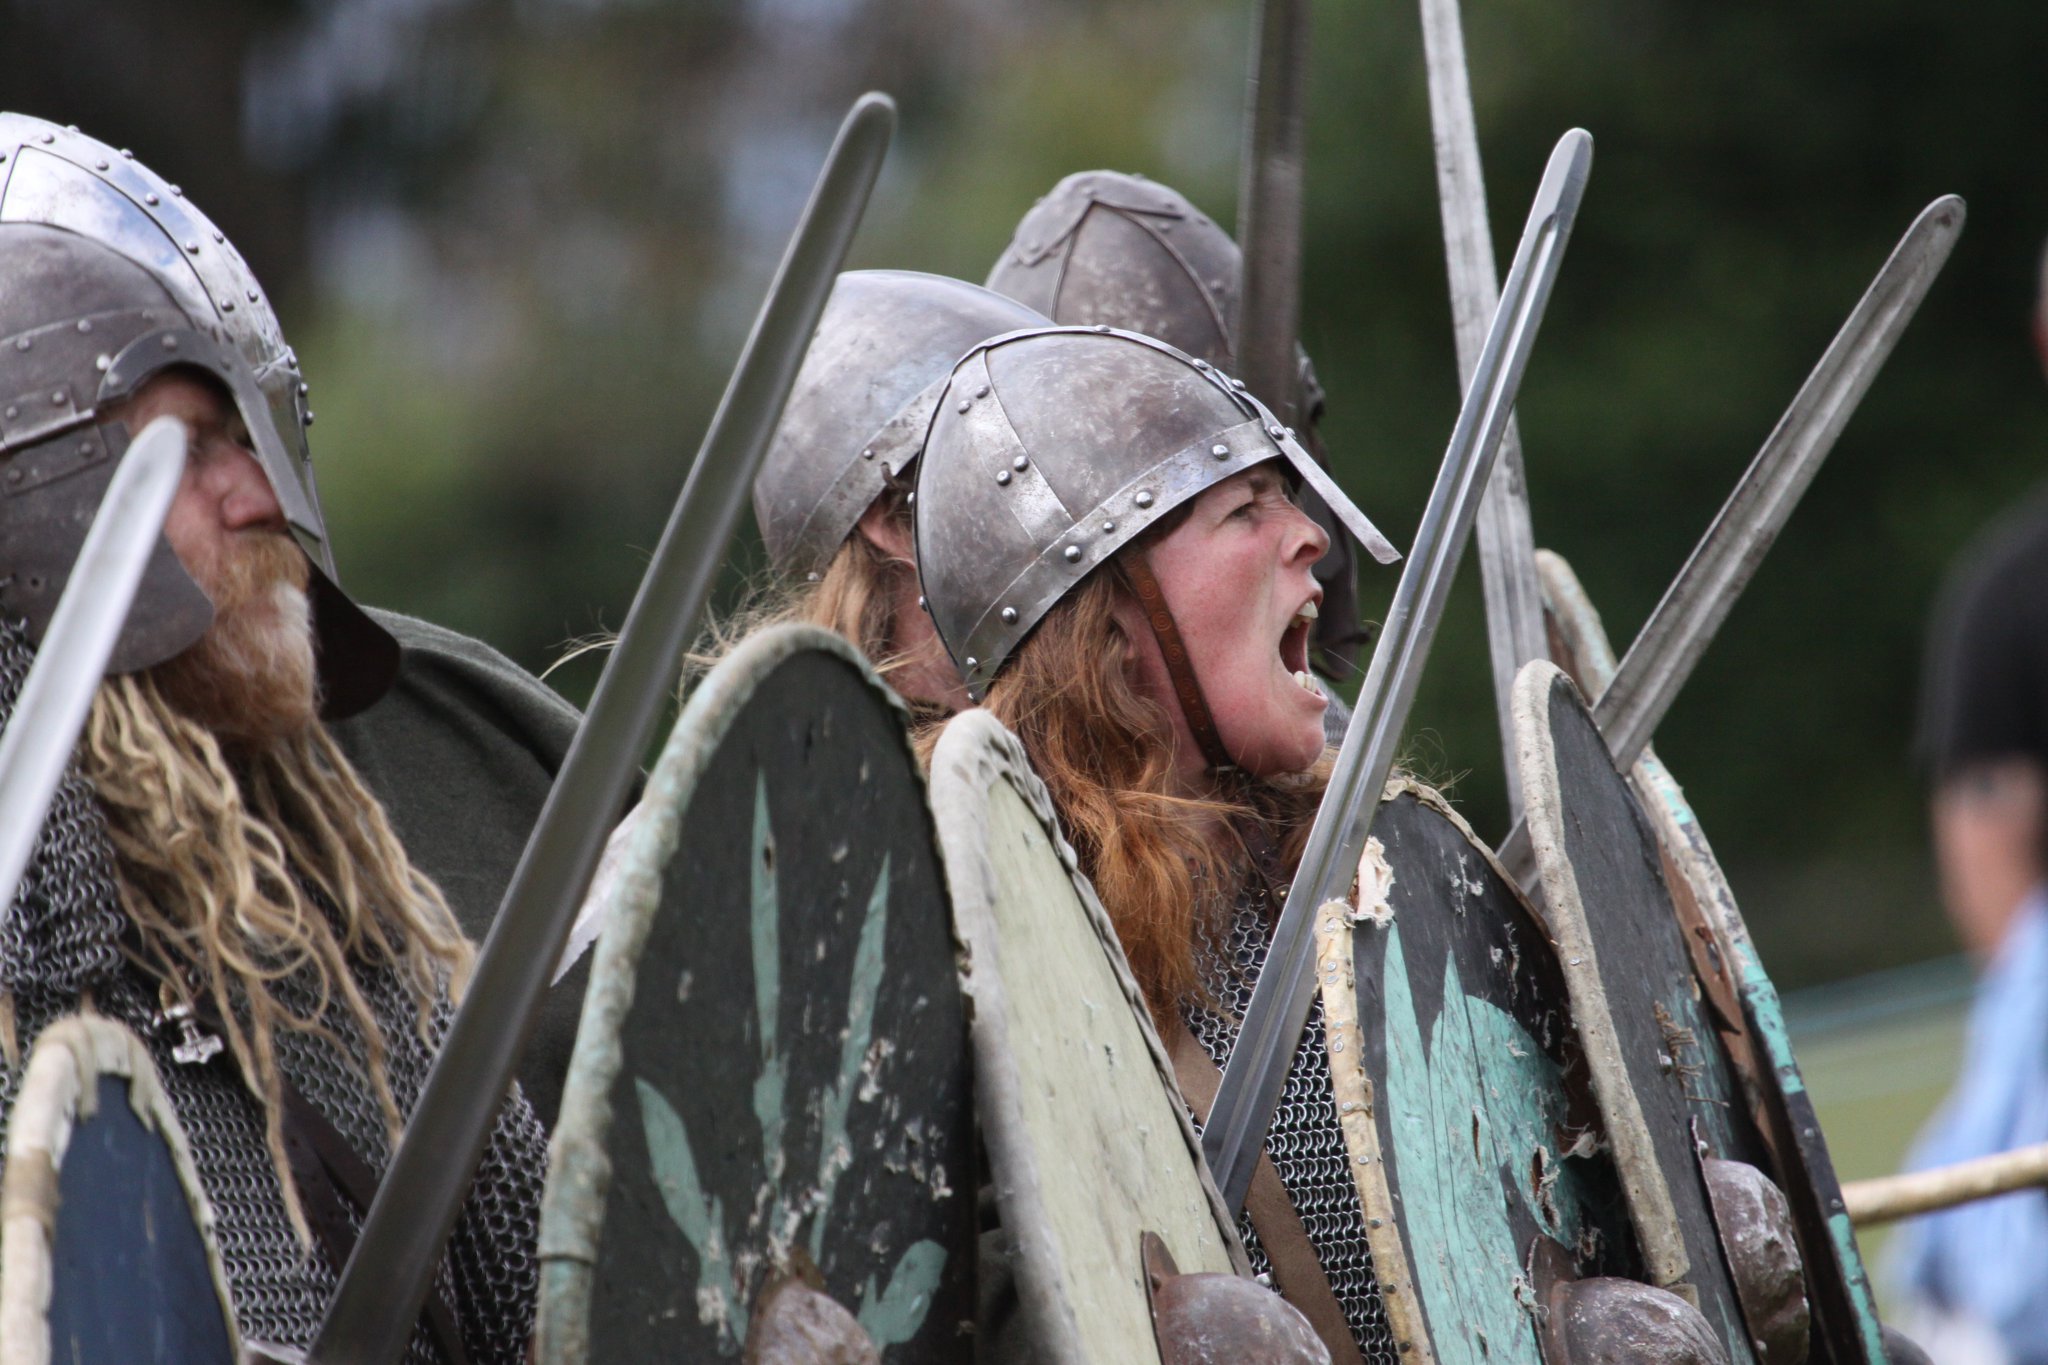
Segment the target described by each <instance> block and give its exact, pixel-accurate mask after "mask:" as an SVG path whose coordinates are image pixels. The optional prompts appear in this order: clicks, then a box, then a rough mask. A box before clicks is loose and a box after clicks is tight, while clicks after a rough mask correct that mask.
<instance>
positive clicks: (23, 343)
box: [14, 337, 35, 351]
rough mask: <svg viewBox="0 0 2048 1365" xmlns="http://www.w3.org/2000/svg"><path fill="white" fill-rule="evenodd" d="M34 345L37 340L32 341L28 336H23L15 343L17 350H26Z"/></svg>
mask: <svg viewBox="0 0 2048 1365" xmlns="http://www.w3.org/2000/svg"><path fill="white" fill-rule="evenodd" d="M34 345H35V342H33V341H30V340H29V339H28V338H27V337H22V338H21V339H20V340H18V341H16V342H15V343H14V349H15V350H17V351H26V350H28V349H30V348H31V347H33V346H34Z"/></svg>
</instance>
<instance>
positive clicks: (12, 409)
mask: <svg viewBox="0 0 2048 1365" xmlns="http://www.w3.org/2000/svg"><path fill="white" fill-rule="evenodd" d="M19 416H21V409H20V408H18V407H16V406H15V405H14V404H12V403H9V404H8V405H7V420H8V421H10V422H12V421H13V420H14V419H15V418H17V417H19Z"/></svg>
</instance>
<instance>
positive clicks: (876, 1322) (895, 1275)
mask: <svg viewBox="0 0 2048 1365" xmlns="http://www.w3.org/2000/svg"><path fill="white" fill-rule="evenodd" d="M945 1269H946V1249H945V1248H944V1247H942V1246H940V1245H939V1244H938V1243H937V1242H934V1241H930V1240H926V1241H922V1242H914V1243H912V1244H911V1245H910V1247H909V1248H908V1249H907V1250H906V1251H904V1253H903V1256H902V1258H901V1259H899V1260H898V1261H897V1262H896V1269H894V1270H893V1271H891V1272H890V1273H889V1287H888V1288H887V1289H884V1290H883V1291H882V1297H880V1298H879V1299H878V1298H876V1297H875V1282H874V1281H873V1280H869V1281H868V1283H867V1288H866V1289H864V1290H863V1291H862V1292H861V1296H860V1313H859V1314H858V1315H857V1316H858V1317H859V1318H860V1325H861V1328H862V1329H863V1330H864V1331H866V1332H867V1334H868V1335H869V1336H870V1337H872V1338H874V1342H875V1345H877V1346H885V1347H886V1346H894V1345H895V1344H896V1343H897V1342H899V1341H908V1340H910V1339H911V1338H912V1337H914V1336H916V1335H917V1329H918V1328H920V1327H922V1326H924V1316H925V1314H927V1313H929V1312H931V1309H932V1294H933V1293H934V1292H935V1291H936V1290H937V1289H938V1287H939V1276H940V1275H941V1274H942V1273H943V1272H944V1271H945Z"/></svg>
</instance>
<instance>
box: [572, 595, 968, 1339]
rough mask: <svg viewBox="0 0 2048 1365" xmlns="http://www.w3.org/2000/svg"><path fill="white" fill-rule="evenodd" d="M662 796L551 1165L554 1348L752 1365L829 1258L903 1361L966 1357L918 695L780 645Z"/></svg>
mask: <svg viewBox="0 0 2048 1365" xmlns="http://www.w3.org/2000/svg"><path fill="white" fill-rule="evenodd" d="M647 799H648V801H649V802H650V803H653V804H654V806H655V807H656V808H657V810H658V812H659V814H658V817H657V818H656V819H655V820H654V821H653V823H652V825H651V826H650V827H649V828H647V829H643V830H640V831H636V835H635V838H636V841H638V842H639V843H640V844H641V845H642V846H641V847H637V848H634V849H629V850H628V854H627V856H628V857H629V858H636V859H638V860H639V861H641V862H644V863H645V864H647V866H646V867H645V869H644V871H645V875H644V876H639V875H638V873H637V872H629V873H628V875H627V876H626V877H625V878H624V879H623V883H624V889H623V891H622V894H621V901H622V902H623V903H622V904H621V905H620V906H619V907H618V910H617V913H616V916H615V918H614V919H613V920H612V921H611V922H609V923H608V924H607V926H606V928H605V930H604V937H603V938H602V939H601V940H600V946H599V949H598V957H597V961H596V963H595V964H594V966H593V971H592V978H591V987H590V992H591V999H590V1000H589V1001H588V1002H587V1003H586V1007H585V1014H584V1021H583V1025H582V1032H581V1033H580V1034H579V1037H578V1041H577V1051H576V1056H575V1062H574V1064H573V1065H572V1067H571V1072H570V1083H569V1089H568V1090H567V1091H566V1092H565V1101H564V1106H563V1112H564V1125H563V1127H564V1132H563V1134H562V1135H561V1136H560V1137H558V1139H557V1144H556V1146H557V1150H556V1152H555V1154H554V1157H553V1160H552V1161H551V1172H550V1188H549V1192H548V1201H547V1210H546V1213H545V1214H544V1218H543V1232H542V1254H543V1264H544V1284H543V1309H542V1314H543V1331H542V1341H543V1346H544V1351H545V1350H551V1349H552V1347H551V1346H550V1345H549V1344H550V1343H553V1342H559V1341H561V1340H562V1338H561V1337H560V1336H559V1335H558V1331H559V1328H560V1327H561V1323H562V1318H563V1316H564V1314H571V1315H577V1316H580V1318H581V1320H582V1322H583V1323H585V1324H587V1325H586V1326H585V1329H584V1330H585V1331H586V1332H587V1338H586V1340H587V1352H588V1357H589V1358H593V1359H611V1360H652V1359H663V1360H717V1359H727V1358H735V1357H737V1356H739V1355H740V1354H741V1352H742V1351H743V1349H744V1347H745V1341H746V1335H747V1330H748V1326H749V1323H748V1318H749V1313H750V1310H751V1307H752V1303H753V1299H754V1296H755V1294H756V1293H758V1291H759V1290H760V1289H761V1287H762V1285H763V1283H764V1281H765V1279H766V1278H767V1277H768V1276H769V1275H770V1274H771V1273H772V1272H774V1271H776V1270H789V1271H796V1272H799V1273H802V1272H806V1271H808V1270H810V1269H812V1268H814V1269H815V1271H816V1273H817V1275H818V1276H819V1277H820V1278H821V1279H822V1283H823V1288H824V1290H825V1292H826V1293H828V1294H830V1295H831V1296H832V1297H833V1298H834V1299H836V1300H837V1301H838V1302H839V1303H840V1304H841V1305H843V1306H844V1307H845V1308H847V1309H848V1310H849V1311H850V1312H852V1313H853V1314H855V1315H856V1316H857V1317H858V1318H859V1320H860V1322H861V1325H862V1326H863V1327H864V1328H865V1329H866V1331H867V1333H868V1335H869V1336H870V1337H872V1338H873V1339H874V1341H875V1342H876V1343H877V1345H879V1346H880V1347H881V1348H882V1352H883V1359H884V1360H887V1361H890V1362H920V1361H939V1360H953V1359H957V1358H958V1356H959V1353H960V1350H961V1343H962V1342H963V1341H966V1340H967V1338H966V1337H965V1336H964V1335H963V1331H965V1330H968V1328H969V1326H970V1325H971V1322H972V1319H973V1316H974V1306H973V1284H974V1219H973V1203H974V1190H975V1184H976V1182H975V1175H974V1162H973V1130H972V1119H971V1100H972V1092H971V1086H970V1077H969V1072H968V1051H967V1030H966V1019H965V1014H964V1012H963V1008H962V1004H961V996H960V989H959V984H958V977H957V970H956V960H955V953H954V945H953V938H952V933H951V929H950V922H949V911H948V906H947V900H946V895H945V888H944V879H943V876H942V872H941V869H940V864H939V861H938V854H937V849H936V844H935V843H934V839H933V834H932V824H931V817H930V813H929V811H928V809H927V806H926V802H925V796H924V786H923V783H922V781H921V779H920V777H919V774H918V770H917V766H916V762H915V760H914V758H913V756H912V753H911V750H910V747H909V744H908V742H907V738H906V734H905V728H904V715H903V712H902V708H901V706H900V704H899V703H897V702H896V701H895V700H894V698H893V697H892V696H890V695H889V694H888V693H887V692H886V691H885V690H884V689H883V688H882V687H881V686H880V685H879V683H878V682H877V681H876V680H875V678H874V676H873V674H872V673H871V672H870V671H868V669H867V668H866V666H865V664H863V663H861V662H860V661H859V660H858V659H857V658H856V657H855V656H853V655H852V654H851V652H850V651H848V650H847V649H845V647H844V646H842V645H839V644H838V642H837V641H835V640H832V639H830V637H826V636H824V635H823V634H822V633H821V632H817V631H813V630H808V629H785V630H782V631H776V632H770V633H768V634H767V635H766V636H765V637H756V638H755V639H754V640H751V641H749V642H748V643H747V644H746V645H743V646H742V647H741V648H740V649H739V650H738V651H736V652H735V654H734V655H733V656H732V657H730V658H728V659H727V660H726V661H725V663H723V664H721V665H720V667H719V668H718V669H717V670H714V672H713V673H712V674H711V675H710V676H709V677H707V679H706V680H705V681H704V683H703V684H702V685H701V686H700V687H699V689H698V691H697V693H696V695H695V696H694V697H693V698H692V700H691V702H690V705H689V706H688V707H687V708H686V710H685V712H684V714H683V716H682V718H681V719H680V720H679V721H678V722H677V727H676V733H675V735H674V736H672V737H671V739H670V741H669V745H668V748H667V750H666V751H665V753H664V755H663V759H662V762H661V764H660V766H658V767H657V769H656V772H655V774H654V777H653V779H652V780H651V781H650V784H649V789H648V798H647ZM636 878H637V881H636ZM643 898H644V903H643ZM598 1110H602V1111H603V1115H604V1117H605V1119H606V1122H605V1123H603V1124H602V1125H593V1123H592V1122H591V1118H592V1115H593V1113H594V1112H596V1111H598ZM572 1111H573V1112H572ZM596 1127H602V1128H603V1132H602V1133H601V1134H595V1133H594V1132H593V1129H594V1128H596ZM593 1136H601V1138H602V1153H603V1156H602V1160H601V1161H600V1162H590V1161H586V1160H584V1159H583V1157H584V1155H585V1154H586V1149H587V1144H588V1142H589V1140H590V1139H591V1138H592V1137H593ZM600 1166H602V1167H605V1168H608V1169H605V1170H603V1171H602V1172H600V1171H599V1167H600ZM578 1229H581V1230H583V1232H584V1233H587V1242H588V1244H587V1245H585V1246H584V1247H582V1248H581V1249H580V1250H577V1251H574V1252H568V1251H566V1250H565V1248H566V1247H567V1246H568V1244H569V1243H570V1242H572V1241H574V1240H575V1237H574V1236H573V1235H572V1234H574V1233H575V1232H576V1230H578ZM584 1254H588V1255H589V1256H590V1264H589V1266H588V1268H587V1271H586V1272H583V1273H579V1274H572V1275H568V1276H567V1277H566V1282H567V1283H569V1284H570V1286H571V1287H572V1289H573V1295H574V1296H580V1298H581V1300H582V1302H581V1304H580V1305H578V1304H576V1303H573V1302H565V1301H564V1300H563V1298H562V1295H561V1292H560V1291H562V1289H563V1286H564V1283H565V1276H564V1275H563V1273H562V1271H563V1265H562V1264H561V1262H562V1261H563V1260H567V1259H569V1258H570V1257H571V1256H581V1255H584ZM551 1317H552V1321H550V1318H551Z"/></svg>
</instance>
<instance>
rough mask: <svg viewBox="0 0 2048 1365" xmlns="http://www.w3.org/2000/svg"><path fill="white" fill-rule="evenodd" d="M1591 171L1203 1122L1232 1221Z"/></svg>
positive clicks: (1574, 190)
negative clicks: (1323, 919)
mask: <svg viewBox="0 0 2048 1365" xmlns="http://www.w3.org/2000/svg"><path fill="white" fill-rule="evenodd" d="M1592 158H1593V139H1592V138H1591V137H1590V136H1589V135H1587V134H1586V133H1585V132H1583V131H1581V130H1578V129H1574V130H1572V131H1571V132H1569V133H1566V134H1565V135H1564V137H1563V139H1562V140H1560V141H1559V143H1558V144H1557V150H1556V151H1554V152H1552V153H1551V157H1550V164H1549V166H1548V167H1547V168H1546V169H1545V170H1544V173H1543V183H1542V185H1541V186H1539V187H1538V189H1537V191H1536V199H1535V203H1534V205H1533V206H1532V207H1531V209H1530V211H1529V223H1528V226H1527V228H1525V229H1524V231H1523V233H1522V244H1521V246H1520V248H1519V249H1518V250H1517V251H1516V253H1515V260H1514V264H1513V266H1512V267H1510V269H1509V271H1508V281H1507V287H1506V288H1505V289H1504V290H1503V291H1502V294H1501V301H1500V306H1499V308H1498V309H1497V310H1496V311H1495V314H1494V320H1493V326H1492V329H1491V330H1490V332H1489V335H1488V337H1487V341H1486V346H1485V348H1484V349H1483V350H1482V352H1481V354H1480V359H1479V364H1478V366H1477V367H1476V368H1475V370H1474V373H1473V383H1472V388H1471V390H1470V392H1468V393H1467V394H1466V396H1465V403H1464V406H1463V408H1462V409H1460V411H1459V413H1458V424H1457V426H1456V428H1454V429H1453V431H1452V433H1451V441H1450V447H1449V449H1448V450H1446V451H1445V453H1444V463H1443V468H1442V470H1441V472H1440V473H1439V474H1438V475H1437V481H1436V487H1435V488H1434V490H1433V491H1432V492H1431V493H1430V497H1429V505H1428V507H1426V508H1425V509H1424V510H1423V514H1422V526H1421V528H1420V529H1419V530H1418V531H1417V532H1416V536H1415V545H1414V547H1413V549H1412V550H1411V551H1410V553H1409V556H1408V565H1407V568H1406V569H1405V570H1403V572H1402V574H1401V582H1400V585H1399V586H1398V587H1396V588H1395V590H1394V600H1393V604H1392V605H1391V606H1390V607H1389V608H1388V609H1387V620H1386V625H1385V627H1384V628H1383V629H1382V631H1381V632H1380V638H1379V643H1378V644H1377V646H1376V647H1375V648H1374V650H1373V656H1372V664H1371V666H1370V667H1369V668H1368V669H1367V671H1366V675H1365V682H1364V685H1363V687H1362V688H1361V690H1360V692H1359V704H1358V710H1357V711H1356V713H1355V714H1353V716H1352V717H1351V725H1350V728H1348V729H1347V730H1346V731H1345V732H1344V743H1343V746H1342V747H1341V748H1340V749H1338V751H1337V761H1336V765H1335V767H1334V768H1333V769H1332V771H1331V774H1330V784H1329V787H1328V789H1327V790H1326V791H1325V793H1324V795H1323V803H1322V805H1321V807H1320V808H1319V809H1318V810H1317V811H1316V818H1315V823H1314V825H1313V826H1311V827H1310V830H1309V836H1308V845H1307V847H1306V849H1305V850H1304V851H1303V853H1302V858H1301V866H1300V867H1298V868H1297V869H1296V870H1295V874H1294V883H1293V885H1292V886H1291V887H1290V888H1289V889H1288V893H1287V904H1286V906H1285V908H1283V909H1282V910H1281V912H1280V921H1279V923H1278V925H1276V926H1275V928H1274V931H1273V941H1272V943H1271V945H1269V947H1268V948H1267V952H1266V964H1265V967H1264V969H1263V970H1261V971H1260V973H1259V980H1258V984H1257V985H1256V986H1255V987H1254V988H1253V990H1252V998H1251V1002H1250V1004H1249V1005H1248V1006H1247V1007H1246V1010H1245V1017H1244V1024H1243V1027H1242V1028H1241V1029H1240V1030H1239V1032H1238V1037H1237V1044H1236V1046H1235V1047H1234V1048H1232V1050H1231V1054H1230V1064H1229V1065H1228V1066H1227V1067H1225V1068H1224V1071H1223V1081H1222V1084H1221V1085H1220V1086H1219V1087H1218V1089H1217V1092H1216V1102H1215V1104H1214V1105H1213V1106H1212V1107H1211V1109H1210V1111H1209V1122H1208V1125H1207V1126H1206V1127H1205V1128H1204V1129H1203V1132H1202V1150H1203V1154H1204V1155H1205V1156H1207V1157H1208V1159H1209V1166H1210V1169H1211V1171H1212V1172H1213V1173H1214V1175H1215V1177H1216V1184H1217V1188H1218V1189H1220V1190H1221V1191H1222V1193H1223V1198H1224V1200H1225V1202H1226V1203H1227V1204H1228V1205H1229V1207H1230V1208H1231V1210H1232V1211H1233V1212H1235V1211H1236V1210H1237V1209H1239V1208H1242V1207H1243V1206H1244V1197H1245V1192H1246V1191H1247V1190H1248V1189H1249V1188H1250V1185H1251V1177H1252V1169H1253V1167H1254V1166H1255V1165H1256V1164H1257V1162H1258V1158H1259V1152H1260V1150H1261V1148H1262V1147H1263V1146H1264V1144H1265V1138H1266V1129H1267V1127H1268V1126H1269V1125H1270V1124H1271V1122H1272V1116H1273V1106H1274V1105H1275V1104H1276V1103H1278V1101H1279V1098H1280V1090H1281V1087H1282V1085H1283V1084H1285V1082H1286V1079H1287V1072H1288V1070H1289V1068H1290V1067H1292V1066H1293V1064H1294V1052H1295V1048H1296V1046H1297V1044H1298V1043H1299V1041H1300V1039H1301V1030H1302V1026H1303V1025H1304V1024H1305V1023H1306V1022H1307V1020H1308V1011H1309V1005H1310V1003H1311V1000H1312V999H1313V996H1314V989H1315V978H1314V970H1313V969H1314V962H1315V941H1314V931H1315V916H1316V913H1317V911H1319V910H1320V909H1321V907H1322V906H1323V904H1324V902H1326V901H1328V900H1330V899H1331V898H1333V897H1341V896H1343V895H1344V892H1345V889H1346V888H1347V887H1349V886H1350V884H1351V878H1352V875H1353V873H1354V872H1355V870H1356V869H1357V866H1358V855H1359V853H1360V851H1361V850H1362V849H1363V848H1364V846H1365V840H1366V836H1367V835H1368V834H1369V833H1370V832H1371V828H1372V819H1373V816H1374V814H1375V813H1376V812H1377V811H1378V808H1379V796H1380V792H1381V791H1382V790H1383V789H1384V788H1385V786H1386V782H1387V774H1388V773H1389V772H1390V771H1391V770H1392V768H1393V765H1394V751H1395V748H1396V746H1397V745H1399V743H1400V741H1401V730H1402V727H1403V726H1404V725H1405V724H1406V722H1407V719H1408V709H1409V706H1410V704H1411V703H1412V702H1413V701H1414V699H1415V689H1416V686H1417V684H1418V683H1419V682H1420V681H1421V678H1422V668H1423V664H1424V663H1425V661H1426V660H1427V659H1428V657H1429V647H1430V644H1431V642H1432V641H1433V640H1434V639H1435V636H1436V626H1437V621H1438V620H1439V618H1440V617H1441V616H1442V614H1443V605H1444V599H1445V597H1446V596H1448V595H1449V593H1450V587H1451V580H1452V578H1453V577H1454V576H1455V574H1456V572H1457V567H1458V560H1459V559H1460V558H1461V557H1462V556H1463V554H1464V550H1465V542H1466V540H1467V539H1469V538H1470V536H1471V533H1472V523H1473V521H1474V519H1475V518H1476V517H1477V516H1478V512H1479V497H1480V493H1481V491H1482V490H1483V489H1484V488H1485V486H1486V479H1487V476H1488V475H1489V474H1490V473H1491V472H1492V464H1493V459H1494V456H1495V455H1496V453H1497V452H1498V451H1499V449H1500V441H1501V436H1502V433H1503V432H1504V431H1505V430H1506V428H1507V419H1508V413H1509V412H1510V411H1511V410H1512V409H1513V407H1514V401H1515V394H1516V391H1517V390H1518V389H1519V388H1520V386H1521V382H1522V372H1523V370H1524V369H1525V368H1526V367H1527V365H1528V361H1529V352H1530V349H1531V347H1532V346H1534V344H1535V341H1536V332H1537V328H1538V327H1539V326H1540V325H1541V323H1542V320H1543V311H1544V308H1545V307H1546V306H1547V305H1548V303H1549V301H1550V290H1551V286H1552V284H1553V283H1554V282H1555V281H1556V279H1557V270H1558V267H1559V265H1561V264H1562V262H1563V259H1564V249H1565V245H1566V243H1567V241H1568V240H1569V239H1570V236H1571V229H1572V222H1573V220H1574V218H1576V216H1577V214H1578V208H1579V200H1580V198H1581V197H1582V196H1583V195H1584V193H1585V188H1586V177H1587V175H1588V173H1589V172H1590V170H1591V167H1592Z"/></svg>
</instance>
